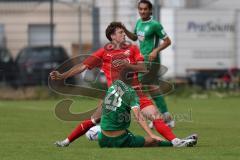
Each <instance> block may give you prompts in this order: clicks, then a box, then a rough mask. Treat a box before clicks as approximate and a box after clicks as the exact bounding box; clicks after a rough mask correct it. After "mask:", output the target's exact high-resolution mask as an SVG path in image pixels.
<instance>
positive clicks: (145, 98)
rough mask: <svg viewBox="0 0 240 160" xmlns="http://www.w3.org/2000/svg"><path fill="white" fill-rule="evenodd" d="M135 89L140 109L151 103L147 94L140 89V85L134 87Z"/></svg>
mask: <svg viewBox="0 0 240 160" xmlns="http://www.w3.org/2000/svg"><path fill="white" fill-rule="evenodd" d="M135 91H136V92H137V95H138V97H139V102H140V110H142V109H143V108H145V107H147V106H150V105H153V103H152V101H151V100H150V99H149V97H148V96H146V95H145V94H144V93H143V92H142V90H141V89H140V87H136V88H135Z"/></svg>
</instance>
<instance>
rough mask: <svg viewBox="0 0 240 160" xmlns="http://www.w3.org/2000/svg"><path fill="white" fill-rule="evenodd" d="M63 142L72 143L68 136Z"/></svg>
mask: <svg viewBox="0 0 240 160" xmlns="http://www.w3.org/2000/svg"><path fill="white" fill-rule="evenodd" d="M62 142H63V143H64V144H69V143H70V141H69V139H68V138H66V139H64V140H63V141H62Z"/></svg>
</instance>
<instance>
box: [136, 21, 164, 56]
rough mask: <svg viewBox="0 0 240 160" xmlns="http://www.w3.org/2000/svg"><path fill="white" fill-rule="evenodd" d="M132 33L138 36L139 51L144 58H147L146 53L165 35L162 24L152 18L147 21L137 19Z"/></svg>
mask: <svg viewBox="0 0 240 160" xmlns="http://www.w3.org/2000/svg"><path fill="white" fill-rule="evenodd" d="M134 33H135V34H136V35H137V36H138V40H139V44H140V51H141V53H142V54H143V56H144V59H145V60H148V55H149V54H150V53H151V52H152V50H153V49H154V48H156V47H157V46H158V44H159V39H164V38H165V37H167V34H166V33H165V31H164V29H163V27H162V25H161V24H160V23H159V22H158V21H156V20H153V19H152V18H151V19H150V20H148V21H142V19H139V20H138V21H137V23H136V26H135V29H134Z"/></svg>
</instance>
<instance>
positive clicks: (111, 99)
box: [100, 80, 139, 131]
mask: <svg viewBox="0 0 240 160" xmlns="http://www.w3.org/2000/svg"><path fill="white" fill-rule="evenodd" d="M134 107H139V99H138V96H137V94H136V92H135V90H134V89H133V88H132V87H131V86H129V85H126V84H125V83H124V82H122V81H120V80H116V81H115V82H114V83H113V84H112V85H111V86H110V87H109V89H108V91H107V94H106V97H105V99H104V102H103V108H102V117H101V122H100V126H101V128H102V130H105V131H116V130H124V129H127V128H128V127H129V125H130V122H131V114H130V111H131V109H132V108H134Z"/></svg>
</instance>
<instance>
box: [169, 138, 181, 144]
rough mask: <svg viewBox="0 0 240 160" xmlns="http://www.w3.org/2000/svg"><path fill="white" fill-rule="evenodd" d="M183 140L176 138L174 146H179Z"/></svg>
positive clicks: (173, 141) (173, 142)
mask: <svg viewBox="0 0 240 160" xmlns="http://www.w3.org/2000/svg"><path fill="white" fill-rule="evenodd" d="M180 141H181V139H179V138H174V139H173V140H172V141H171V142H172V144H173V146H177V145H178V144H179V143H180Z"/></svg>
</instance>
